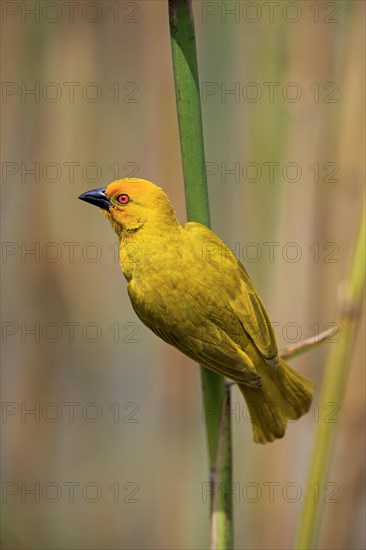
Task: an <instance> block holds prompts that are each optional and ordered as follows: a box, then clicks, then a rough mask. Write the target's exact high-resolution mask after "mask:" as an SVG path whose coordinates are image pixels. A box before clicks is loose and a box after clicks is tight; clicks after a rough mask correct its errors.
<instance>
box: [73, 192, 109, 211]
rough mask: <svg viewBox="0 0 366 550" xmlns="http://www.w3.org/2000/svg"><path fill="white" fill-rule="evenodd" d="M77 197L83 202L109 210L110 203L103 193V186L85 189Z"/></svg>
mask: <svg viewBox="0 0 366 550" xmlns="http://www.w3.org/2000/svg"><path fill="white" fill-rule="evenodd" d="M79 199H81V200H82V201H85V202H90V204H94V205H95V206H99V208H104V210H109V207H110V205H111V203H110V200H109V198H108V197H107V195H106V194H105V187H99V188H98V189H92V190H91V191H87V192H86V193H83V194H82V195H80V196H79Z"/></svg>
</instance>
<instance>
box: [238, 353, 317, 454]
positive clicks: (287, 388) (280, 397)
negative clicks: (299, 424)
mask: <svg viewBox="0 0 366 550" xmlns="http://www.w3.org/2000/svg"><path fill="white" fill-rule="evenodd" d="M265 368H266V369H268V371H267V370H265V371H264V372H263V369H261V372H260V374H261V376H262V387H261V388H253V387H251V386H248V385H245V384H239V388H240V390H241V392H242V394H243V396H244V399H245V401H246V404H247V407H248V411H249V414H250V420H251V423H252V428H253V437H254V441H255V443H268V442H269V441H274V440H275V439H277V438H281V437H283V436H284V434H285V431H286V425H287V420H296V419H298V418H300V417H301V416H302V415H303V414H305V413H307V412H308V410H309V409H310V405H311V402H312V393H313V391H314V388H315V386H314V384H313V383H312V382H311V380H309V379H308V378H306V377H305V376H302V375H301V374H299V373H297V372H296V371H294V370H293V369H292V368H291V367H290V366H289V365H287V363H285V361H284V360H283V359H280V366H279V367H278V368H273V367H270V366H268V365H266V367H265Z"/></svg>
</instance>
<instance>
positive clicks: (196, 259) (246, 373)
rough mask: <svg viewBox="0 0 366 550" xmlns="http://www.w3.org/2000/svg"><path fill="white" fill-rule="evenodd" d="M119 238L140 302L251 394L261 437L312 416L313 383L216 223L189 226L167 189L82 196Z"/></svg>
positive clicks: (129, 186) (144, 315) (158, 327)
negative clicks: (282, 347) (285, 347)
mask: <svg viewBox="0 0 366 550" xmlns="http://www.w3.org/2000/svg"><path fill="white" fill-rule="evenodd" d="M80 198H82V199H83V200H86V201H87V202H91V203H93V204H96V205H97V206H99V207H101V208H102V210H103V213H104V214H105V215H106V216H107V218H108V219H109V220H110V222H111V224H112V227H113V229H114V230H115V231H116V233H117V235H118V237H119V240H120V261H121V267H122V271H123V274H124V275H125V277H126V279H127V281H128V287H127V288H128V294H129V297H130V299H131V303H132V306H133V308H134V310H135V312H136V314H137V315H138V317H139V318H140V319H141V321H142V322H143V323H144V324H145V325H147V326H148V327H149V328H150V329H151V330H152V331H153V332H155V334H157V335H158V336H159V337H160V338H162V339H163V340H165V341H166V342H168V343H169V344H171V345H173V346H175V347H176V348H178V349H179V350H180V351H182V352H183V353H185V354H186V355H188V356H189V357H191V358H192V359H194V360H195V361H197V362H199V363H201V364H202V365H204V366H206V367H207V368H209V369H211V370H213V371H215V372H218V373H220V374H222V375H224V376H226V377H228V378H230V379H231V380H234V381H235V382H236V383H237V384H238V385H239V388H240V390H241V392H242V393H243V396H244V398H245V401H246V403H247V406H248V409H249V412H250V418H251V422H252V426H253V436H254V441H255V442H257V443H266V442H268V441H273V440H274V439H276V438H279V437H282V436H283V435H284V433H285V429H286V424H287V420H288V419H291V420H295V419H297V418H299V417H300V416H302V415H303V414H305V413H306V412H307V411H308V410H309V408H310V405H311V401H312V392H313V389H314V386H313V384H312V382H311V381H310V380H308V379H307V378H305V377H303V376H301V375H300V374H298V373H296V372H295V371H294V370H293V369H291V367H289V366H288V365H287V364H286V363H285V362H284V361H283V360H282V359H280V358H279V356H278V350H277V345H276V340H275V336H274V332H273V328H272V325H271V322H270V319H269V318H268V315H267V312H266V310H265V308H264V306H263V304H262V302H261V300H260V298H259V296H258V294H257V292H256V291H255V289H254V287H253V284H252V282H251V280H250V278H249V276H248V274H247V272H246V271H245V269H244V267H243V265H242V264H241V263H240V262H239V261H238V260H237V259H236V258H235V256H234V255H233V254H232V252H231V251H230V249H229V248H228V247H227V246H226V245H225V244H224V243H223V242H222V241H221V239H219V237H217V235H215V233H213V232H212V231H210V230H209V229H208V228H206V227H204V226H203V225H201V224H198V223H194V222H189V223H187V224H185V225H184V227H182V226H181V225H180V224H179V223H178V221H177V219H176V216H175V213H174V210H173V208H172V205H171V203H170V202H169V199H168V198H167V196H166V195H165V193H164V192H163V191H162V189H161V188H160V187H157V186H156V185H154V184H153V183H151V182H148V181H146V180H141V179H124V180H118V181H115V182H113V183H111V184H110V185H109V186H108V187H107V188H106V189H97V190H93V191H90V192H87V193H84V194H83V195H81V197H80Z"/></svg>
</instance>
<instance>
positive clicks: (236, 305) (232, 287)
mask: <svg viewBox="0 0 366 550" xmlns="http://www.w3.org/2000/svg"><path fill="white" fill-rule="evenodd" d="M184 229H185V230H186V231H189V232H190V233H191V235H192V237H194V238H195V240H198V241H200V243H201V244H200V248H201V250H203V252H202V253H203V254H205V257H204V260H205V261H207V262H208V264H211V265H212V266H213V267H214V269H215V270H216V271H217V273H218V274H220V277H219V279H220V281H221V282H222V285H223V286H224V287H225V291H226V292H227V294H228V298H229V303H230V306H231V309H232V311H234V313H235V315H236V316H237V318H238V320H239V321H240V323H241V325H242V327H243V329H244V331H245V333H246V334H247V336H248V337H249V338H250V339H251V340H252V342H253V343H254V345H255V347H256V348H257V350H258V351H259V352H260V353H261V355H263V357H265V358H266V359H268V360H271V359H273V358H274V357H276V356H277V353H278V351H277V344H276V339H275V335H274V331H273V327H272V324H271V321H270V319H269V317H268V314H267V312H266V310H265V308H264V306H263V304H262V301H261V299H260V298H259V296H258V294H257V292H256V290H255V288H254V286H253V283H252V281H251V280H250V277H249V275H248V273H247V272H246V270H245V268H244V266H243V265H242V264H241V263H240V261H239V260H238V259H237V258H236V257H235V256H234V254H233V253H232V251H231V250H230V248H229V247H228V246H227V245H226V244H225V243H224V242H223V241H222V240H221V239H220V238H219V237H218V236H217V235H215V233H213V232H212V231H211V230H210V229H208V228H207V227H205V226H204V225H201V224H199V223H195V222H188V223H187V224H186V225H185V226H184ZM228 283H229V284H228Z"/></svg>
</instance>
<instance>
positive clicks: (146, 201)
mask: <svg viewBox="0 0 366 550" xmlns="http://www.w3.org/2000/svg"><path fill="white" fill-rule="evenodd" d="M79 199H81V200H83V201H86V202H90V203H91V204H94V205H95V206H99V208H101V209H102V212H103V214H104V215H105V216H106V217H107V218H108V219H109V221H110V222H111V224H112V227H113V229H114V230H115V232H116V233H117V235H118V236H121V235H122V234H123V233H125V232H135V231H137V230H139V229H141V228H142V227H143V226H152V225H155V226H159V225H160V226H161V225H164V224H165V223H167V224H170V225H171V224H172V223H174V224H177V223H178V222H177V219H176V216H175V212H174V210H173V207H172V205H171V203H170V201H169V199H168V197H167V196H166V194H165V193H164V191H163V190H162V189H161V188H160V187H158V186H157V185H154V184H153V183H151V182H150V181H147V180H143V179H139V178H125V179H122V180H117V181H114V182H112V183H110V184H109V185H108V186H107V187H99V188H98V189H93V190H92V191H87V192H86V193H83V194H82V195H80V196H79Z"/></svg>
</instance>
